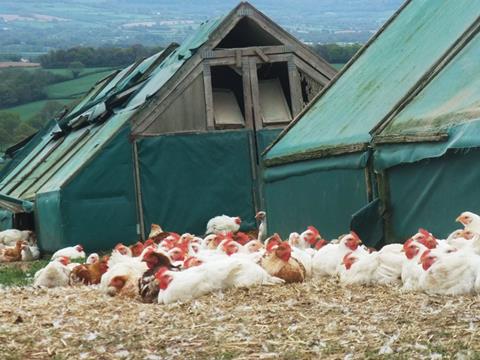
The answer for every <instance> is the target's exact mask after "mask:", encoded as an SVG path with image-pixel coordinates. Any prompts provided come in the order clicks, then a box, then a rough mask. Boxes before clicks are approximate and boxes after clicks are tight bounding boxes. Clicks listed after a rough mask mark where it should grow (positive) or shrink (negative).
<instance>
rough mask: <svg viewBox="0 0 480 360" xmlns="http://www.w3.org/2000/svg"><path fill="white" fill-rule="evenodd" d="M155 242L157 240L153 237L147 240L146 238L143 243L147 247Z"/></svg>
mask: <svg viewBox="0 0 480 360" xmlns="http://www.w3.org/2000/svg"><path fill="white" fill-rule="evenodd" d="M154 244H155V242H154V241H153V240H152V239H147V240H145V242H144V243H143V245H144V246H145V247H147V246H150V245H154Z"/></svg>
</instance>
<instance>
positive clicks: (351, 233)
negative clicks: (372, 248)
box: [350, 230, 362, 242]
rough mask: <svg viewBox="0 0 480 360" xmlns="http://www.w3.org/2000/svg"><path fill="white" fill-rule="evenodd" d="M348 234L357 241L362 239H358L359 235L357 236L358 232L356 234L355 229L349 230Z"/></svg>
mask: <svg viewBox="0 0 480 360" xmlns="http://www.w3.org/2000/svg"><path fill="white" fill-rule="evenodd" d="M350 235H352V236H353V238H354V239H355V240H357V241H358V242H361V241H362V240H360V237H359V236H358V234H357V233H356V232H355V231H353V230H351V231H350Z"/></svg>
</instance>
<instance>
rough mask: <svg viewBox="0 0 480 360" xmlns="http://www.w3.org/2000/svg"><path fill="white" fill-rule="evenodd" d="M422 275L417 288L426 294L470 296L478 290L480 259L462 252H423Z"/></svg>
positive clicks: (434, 250) (436, 250) (442, 250)
mask: <svg viewBox="0 0 480 360" xmlns="http://www.w3.org/2000/svg"><path fill="white" fill-rule="evenodd" d="M421 263H422V267H423V270H424V272H423V274H422V275H421V277H420V281H419V287H420V288H421V289H422V290H424V291H425V292H427V293H433V294H442V295H461V294H470V293H473V292H474V291H478V290H480V289H479V288H478V285H479V284H478V282H479V280H478V277H479V276H478V275H479V274H478V273H479V269H480V257H479V256H477V255H475V254H470V253H467V252H465V251H462V250H456V249H453V248H452V250H451V251H450V252H444V249H433V250H427V251H425V252H424V253H423V254H422V256H421Z"/></svg>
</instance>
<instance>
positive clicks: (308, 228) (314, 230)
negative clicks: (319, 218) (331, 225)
mask: <svg viewBox="0 0 480 360" xmlns="http://www.w3.org/2000/svg"><path fill="white" fill-rule="evenodd" d="M307 230H310V231H311V232H313V233H314V234H315V236H320V232H319V231H318V230H317V228H316V227H315V226H312V225H310V226H309V227H307Z"/></svg>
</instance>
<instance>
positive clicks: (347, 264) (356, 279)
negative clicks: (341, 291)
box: [337, 252, 379, 285]
mask: <svg viewBox="0 0 480 360" xmlns="http://www.w3.org/2000/svg"><path fill="white" fill-rule="evenodd" d="M378 265H379V262H378V253H377V252H373V253H371V254H370V253H368V252H365V253H357V254H355V253H353V252H349V253H348V254H347V255H345V256H344V257H343V262H342V264H341V265H339V267H338V269H337V271H338V274H339V275H340V282H341V283H343V284H345V285H352V284H364V285H370V284H372V283H374V282H375V281H376V274H375V272H376V270H377V268H378Z"/></svg>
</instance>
